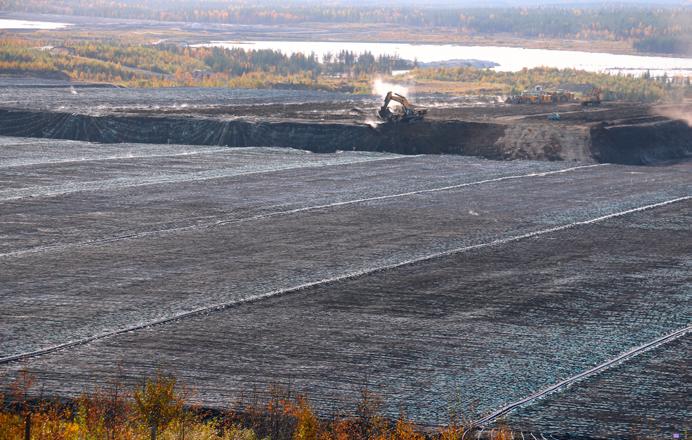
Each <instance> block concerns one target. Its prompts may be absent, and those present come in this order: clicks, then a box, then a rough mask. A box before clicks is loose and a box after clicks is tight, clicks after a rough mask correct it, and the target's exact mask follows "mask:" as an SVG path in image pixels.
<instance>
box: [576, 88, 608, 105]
mask: <svg viewBox="0 0 692 440" xmlns="http://www.w3.org/2000/svg"><path fill="white" fill-rule="evenodd" d="M602 95H603V90H601V88H600V87H594V88H593V89H591V93H589V94H588V95H586V96H585V97H584V98H583V99H582V101H581V105H583V106H584V107H590V106H596V105H601V101H602Z"/></svg>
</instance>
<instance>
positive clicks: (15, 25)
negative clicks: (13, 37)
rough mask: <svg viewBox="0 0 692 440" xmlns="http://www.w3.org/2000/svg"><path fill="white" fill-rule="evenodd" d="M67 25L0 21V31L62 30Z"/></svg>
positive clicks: (67, 24)
mask: <svg viewBox="0 0 692 440" xmlns="http://www.w3.org/2000/svg"><path fill="white" fill-rule="evenodd" d="M67 26H71V25H70V24H69V23H54V22H49V21H27V20H10V19H4V18H3V19H0V29H62V28H64V27H67Z"/></svg>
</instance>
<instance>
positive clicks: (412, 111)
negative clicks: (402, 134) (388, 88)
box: [377, 92, 428, 122]
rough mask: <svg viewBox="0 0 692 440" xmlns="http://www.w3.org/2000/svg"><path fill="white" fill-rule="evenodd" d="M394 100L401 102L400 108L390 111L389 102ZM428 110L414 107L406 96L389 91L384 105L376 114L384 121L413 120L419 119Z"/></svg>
mask: <svg viewBox="0 0 692 440" xmlns="http://www.w3.org/2000/svg"><path fill="white" fill-rule="evenodd" d="M392 101H394V102H398V103H399V104H401V109H400V110H396V111H392V110H391V109H390V108H389V104H390V103H391V102H392ZM427 112H428V110H427V109H425V108H420V107H416V106H414V105H413V104H411V103H410V102H409V100H408V99H406V97H404V96H403V95H400V94H398V93H394V92H389V93H387V96H385V98H384V105H382V107H380V110H379V111H378V112H377V116H379V118H380V119H381V120H383V121H384V122H413V121H420V120H422V119H423V116H424V115H425V114H426V113H427Z"/></svg>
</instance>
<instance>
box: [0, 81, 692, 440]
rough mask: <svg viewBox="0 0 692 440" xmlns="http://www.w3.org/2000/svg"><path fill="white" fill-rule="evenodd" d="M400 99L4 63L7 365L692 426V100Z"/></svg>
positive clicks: (563, 418) (204, 389) (0, 246)
mask: <svg viewBox="0 0 692 440" xmlns="http://www.w3.org/2000/svg"><path fill="white" fill-rule="evenodd" d="M380 99H381V98H380V97H372V96H355V95H345V94H336V93H319V92H298V91H256V90H214V89H176V90H130V89H115V88H114V89H109V88H96V87H77V88H73V89H72V91H71V90H70V89H69V88H67V87H57V86H50V87H49V86H46V87H18V86H12V87H9V86H8V87H0V102H2V104H0V135H1V136H0V176H1V177H0V236H2V240H0V375H1V376H4V377H7V378H12V377H14V376H15V375H17V374H18V373H19V372H20V371H21V370H23V369H26V370H28V371H30V372H31V373H32V374H34V375H35V376H36V378H37V381H38V382H39V383H40V384H41V387H40V390H41V392H42V393H43V395H44V396H55V397H59V398H69V397H75V396H77V395H79V393H80V392H82V391H83V390H84V389H89V388H91V387H94V386H95V385H97V384H100V383H104V382H106V381H109V380H113V379H116V378H117V379H118V380H120V381H122V382H123V383H126V384H128V383H131V384H134V383H137V381H139V380H141V378H142V377H146V376H148V375H151V374H153V373H155V372H156V371H161V370H163V371H166V372H170V373H172V374H174V375H175V376H176V377H177V378H178V379H179V380H180V381H182V382H184V383H186V384H188V385H189V386H190V387H192V388H194V389H195V398H196V399H197V400H198V403H199V404H200V405H202V406H203V407H206V408H212V409H224V408H228V406H229V404H230V403H232V402H235V401H237V399H238V398H239V397H240V396H242V395H243V393H245V392H247V391H248V390H256V391H257V392H258V393H262V392H266V391H267V390H268V389H269V387H271V386H273V385H280V386H290V387H291V388H292V389H294V390H298V391H300V392H304V393H306V394H307V395H308V396H310V399H311V402H312V404H313V405H314V406H315V408H316V410H317V411H318V413H319V414H322V415H331V414H335V413H339V412H340V411H344V410H346V409H349V408H352V407H353V402H354V401H355V400H356V399H357V397H358V393H359V391H360V390H361V389H362V388H363V387H364V386H368V387H369V388H370V389H372V390H374V391H375V392H376V393H378V394H380V395H381V396H383V398H384V401H385V402H386V407H385V412H386V414H387V415H390V416H393V417H396V416H397V415H398V414H399V411H400V410H404V411H405V412H406V414H407V415H408V416H409V417H411V418H412V419H413V420H415V421H416V422H417V423H420V424H421V425H423V426H426V427H430V429H434V427H435V426H438V425H441V424H445V423H448V421H449V414H450V411H452V410H453V411H456V412H457V414H462V415H463V417H464V418H465V420H468V421H470V422H473V423H474V424H475V426H476V427H478V428H479V433H480V432H481V431H480V430H481V429H482V430H484V432H488V431H489V430H492V429H493V428H494V427H496V426H497V425H498V424H499V423H506V424H508V425H509V426H511V427H512V428H513V429H515V430H517V432H519V431H523V434H522V435H525V438H532V437H531V436H532V435H533V436H534V437H533V438H553V437H557V438H567V437H569V438H630V437H632V436H633V434H632V433H635V434H636V435H637V436H645V437H646V436H661V438H664V437H666V438H671V436H672V435H674V434H676V433H681V432H686V429H687V428H688V423H689V412H688V410H689V408H688V407H687V405H686V402H688V397H689V396H687V386H686V385H685V384H686V382H687V381H688V379H689V377H688V376H689V373H688V368H687V367H686V364H685V362H686V360H687V356H686V355H687V354H688V353H689V350H690V334H689V333H690V330H691V327H690V313H689V312H690V309H689V304H690V292H691V291H692V274H691V273H690V265H691V263H692V260H691V257H690V249H691V248H692V238H691V237H692V234H690V232H691V231H690V225H691V224H692V191H691V190H692V162H690V160H689V158H690V156H691V155H692V129H691V128H690V126H689V125H688V124H687V122H686V121H685V120H684V119H679V118H675V117H673V116H665V115H670V114H671V110H673V109H675V110H679V108H678V107H676V108H673V107H672V106H663V105H658V106H655V105H634V104H625V103H608V102H604V103H603V104H601V105H600V106H595V107H589V108H584V107H583V106H580V105H578V104H569V103H566V104H560V105H559V106H557V107H553V106H549V107H543V106H531V105H512V104H496V105H477V104H473V105H472V104H468V103H464V102H461V101H457V100H455V99H452V98H442V97H439V96H416V97H415V103H416V105H420V106H422V107H425V108H426V109H427V112H426V113H425V114H424V117H422V118H416V119H417V120H415V121H401V120H394V121H382V118H378V117H377V112H378V109H379V108H380V106H381V104H382V103H381V100H380ZM411 99H412V100H413V98H411ZM683 110H684V109H683ZM556 111H557V112H559V115H560V117H559V118H555V117H552V118H549V116H550V115H551V114H553V113H555V112H556ZM395 119H396V118H395ZM238 147H245V148H238ZM316 153H323V154H316ZM550 436H553V437H550Z"/></svg>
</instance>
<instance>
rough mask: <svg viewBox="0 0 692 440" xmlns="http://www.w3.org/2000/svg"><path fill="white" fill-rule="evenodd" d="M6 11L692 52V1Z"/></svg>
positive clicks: (24, 4) (29, 4) (74, 3)
mask: <svg viewBox="0 0 692 440" xmlns="http://www.w3.org/2000/svg"><path fill="white" fill-rule="evenodd" d="M0 9H3V10H6V11H8V10H9V11H22V12H41V13H51V14H65V15H88V16H98V17H110V18H133V19H153V20H162V21H184V22H202V23H234V24H297V23H304V22H313V23H358V24H378V23H379V24H388V25H399V26H411V27H445V28H455V31H456V32H458V33H460V34H467V35H490V34H511V35H514V36H517V37H525V38H537V37H542V38H571V39H580V40H598V39H600V40H627V41H633V42H635V44H634V47H635V48H636V49H637V50H640V51H644V52H659V53H674V54H687V55H690V54H692V32H690V25H691V24H692V7H685V6H680V7H660V6H655V7H654V6H652V7H644V6H624V5H620V6H603V7H582V8H576V7H532V8H487V7H485V8H452V7H426V8H420V7H411V6H409V7H394V6H384V7H373V6H345V5H343V4H333V3H328V2H327V3H325V4H323V5H320V4H316V3H308V4H303V3H295V2H294V3H290V2H288V3H283V4H280V3H270V4H267V3H257V2H249V1H233V2H230V1H222V0H213V1H204V0H197V1H194V2H193V1H190V0H169V1H161V0H141V1H136V2H134V1H129V2H128V1H121V2H114V1H112V0H0Z"/></svg>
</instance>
